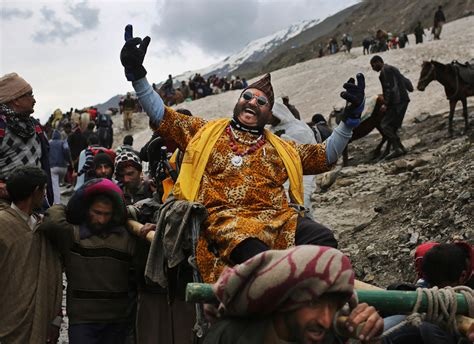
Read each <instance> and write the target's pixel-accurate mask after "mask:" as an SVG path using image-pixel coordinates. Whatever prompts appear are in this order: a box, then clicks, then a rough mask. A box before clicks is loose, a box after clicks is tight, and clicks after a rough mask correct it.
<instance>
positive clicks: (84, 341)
mask: <svg viewBox="0 0 474 344" xmlns="http://www.w3.org/2000/svg"><path fill="white" fill-rule="evenodd" d="M126 333H127V324H126V323H110V324H103V323H87V324H73V325H71V324H69V329H68V334H69V344H123V343H124V342H125V336H126Z"/></svg>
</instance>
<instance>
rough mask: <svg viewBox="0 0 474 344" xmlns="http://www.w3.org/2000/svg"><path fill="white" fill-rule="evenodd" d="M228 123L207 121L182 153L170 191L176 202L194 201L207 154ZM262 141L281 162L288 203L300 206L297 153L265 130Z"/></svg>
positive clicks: (301, 184)
mask: <svg viewBox="0 0 474 344" xmlns="http://www.w3.org/2000/svg"><path fill="white" fill-rule="evenodd" d="M229 122H230V120H229V119H218V120H215V121H210V122H208V123H207V124H206V125H205V126H203V127H202V128H201V129H200V130H199V131H198V132H197V133H196V135H194V137H193V138H192V139H191V141H190V142H189V144H188V146H187V148H186V152H185V153H184V158H183V162H182V165H181V170H180V173H179V177H178V180H177V181H176V184H175V186H174V190H173V193H174V196H175V197H176V198H177V199H185V200H188V201H195V200H196V198H197V194H198V191H199V187H200V185H201V179H202V175H203V173H204V169H205V168H206V165H207V161H208V160H209V156H210V154H211V151H212V149H213V148H214V145H215V144H216V142H217V139H218V138H219V137H220V136H221V134H222V132H223V131H224V130H225V128H226V127H227V126H228V125H229ZM265 138H266V139H267V141H268V142H270V144H271V145H272V146H273V147H275V149H276V150H277V152H278V154H279V155H280V158H281V159H282V160H283V163H284V165H285V168H286V171H287V173H288V177H289V179H290V196H291V198H292V201H294V202H296V203H298V204H300V205H303V166H302V164H301V159H300V157H299V155H298V152H297V151H296V150H295V148H294V147H293V146H292V145H291V144H289V143H288V142H285V141H283V140H282V139H280V138H279V137H278V136H276V135H274V134H273V133H271V132H270V131H268V130H266V129H265Z"/></svg>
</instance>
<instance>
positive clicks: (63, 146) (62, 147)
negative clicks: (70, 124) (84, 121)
mask: <svg viewBox="0 0 474 344" xmlns="http://www.w3.org/2000/svg"><path fill="white" fill-rule="evenodd" d="M70 160H71V152H70V150H69V145H68V143H67V141H66V140H61V133H60V132H59V131H57V130H54V131H53V137H52V139H51V141H49V165H50V166H51V167H67V164H68V162H69V161H70Z"/></svg>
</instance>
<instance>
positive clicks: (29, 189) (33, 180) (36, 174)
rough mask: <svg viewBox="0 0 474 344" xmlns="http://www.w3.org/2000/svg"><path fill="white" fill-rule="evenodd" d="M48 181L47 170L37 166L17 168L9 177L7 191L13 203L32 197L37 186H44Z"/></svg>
mask: <svg viewBox="0 0 474 344" xmlns="http://www.w3.org/2000/svg"><path fill="white" fill-rule="evenodd" d="M47 182H48V177H47V175H46V172H44V171H43V170H42V169H41V168H39V167H35V166H20V167H17V168H15V169H14V170H13V171H12V172H11V173H10V175H9V176H8V179H7V191H8V194H9V195H10V198H11V200H12V202H13V203H16V202H19V201H23V200H25V199H27V198H28V197H30V196H31V195H32V194H33V191H35V190H36V189H37V188H44V186H45V185H46V183H47Z"/></svg>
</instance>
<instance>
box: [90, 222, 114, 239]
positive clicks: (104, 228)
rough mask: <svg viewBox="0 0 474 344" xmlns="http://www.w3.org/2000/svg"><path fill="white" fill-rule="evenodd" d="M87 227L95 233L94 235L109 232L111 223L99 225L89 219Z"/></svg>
mask: <svg viewBox="0 0 474 344" xmlns="http://www.w3.org/2000/svg"><path fill="white" fill-rule="evenodd" d="M86 223H87V228H89V230H90V231H91V233H93V234H94V235H99V234H102V233H107V231H108V230H109V229H110V228H111V224H110V222H109V223H106V224H105V225H99V224H97V223H91V222H90V220H89V219H87V221H86Z"/></svg>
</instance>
